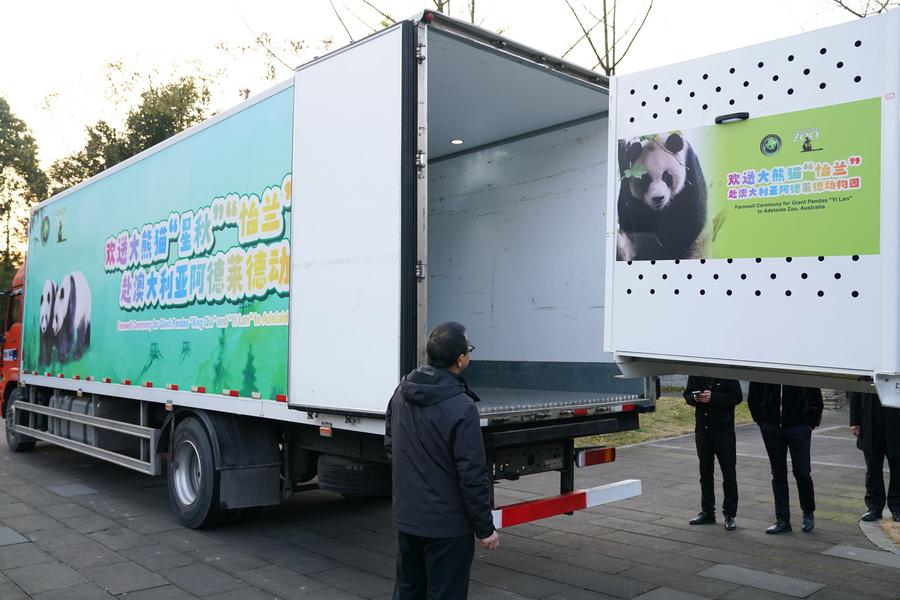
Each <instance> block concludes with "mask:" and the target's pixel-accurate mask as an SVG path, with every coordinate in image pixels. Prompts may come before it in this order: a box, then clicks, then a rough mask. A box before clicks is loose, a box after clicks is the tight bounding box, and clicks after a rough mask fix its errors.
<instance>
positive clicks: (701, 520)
mask: <svg viewBox="0 0 900 600" xmlns="http://www.w3.org/2000/svg"><path fill="white" fill-rule="evenodd" d="M715 522H716V515H714V514H712V513H707V512H702V513H700V514H699V515H697V516H696V517H694V518H693V519H691V520H690V521H688V523H690V524H691V525H707V524H709V523H715Z"/></svg>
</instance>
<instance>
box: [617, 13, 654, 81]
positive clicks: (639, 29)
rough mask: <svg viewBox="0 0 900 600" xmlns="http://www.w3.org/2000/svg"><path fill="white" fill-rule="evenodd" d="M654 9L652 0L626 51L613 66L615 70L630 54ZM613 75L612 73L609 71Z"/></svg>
mask: <svg viewBox="0 0 900 600" xmlns="http://www.w3.org/2000/svg"><path fill="white" fill-rule="evenodd" d="M651 10H653V0H650V4H649V5H648V6H647V12H645V13H644V19H643V20H642V21H641V24H640V25H639V26H638V28H637V31H635V32H634V35H633V36H632V37H631V41H630V42H628V45H627V46H626V47H625V51H624V52H622V54H621V55H620V56H619V60H618V61H617V62H616V63H615V64H614V65H613V66H612V68H613V70H615V68H616V65H618V64H619V62H621V60H622V59H623V58H625V55H626V54H628V51H629V50H631V45H632V44H633V43H634V40H636V39H637V36H638V34H640V33H641V29H643V28H644V24H645V23H646V22H647V17H649V16H650V11H651ZM609 75H612V73H609Z"/></svg>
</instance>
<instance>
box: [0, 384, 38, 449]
mask: <svg viewBox="0 0 900 600" xmlns="http://www.w3.org/2000/svg"><path fill="white" fill-rule="evenodd" d="M16 395H17V394H16V388H12V389H11V390H10V391H9V392H7V393H6V398H5V399H4V401H3V412H4V413H6V414H5V417H6V445H7V446H9V449H10V450H12V451H13V452H30V451H31V450H33V449H34V442H35V440H34V438H30V437H28V436H26V435H22V434H21V433H14V432H13V424H14V423H15V422H16V407H15V401H16Z"/></svg>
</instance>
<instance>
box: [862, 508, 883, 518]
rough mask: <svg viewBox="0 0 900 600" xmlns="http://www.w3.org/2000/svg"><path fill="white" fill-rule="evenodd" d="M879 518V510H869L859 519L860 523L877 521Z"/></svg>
mask: <svg viewBox="0 0 900 600" xmlns="http://www.w3.org/2000/svg"><path fill="white" fill-rule="evenodd" d="M880 518H881V511H880V510H872V509H871V508H870V509H869V510H867V511H866V512H864V513H863V516H861V517H860V518H859V520H860V521H877V520H878V519H880Z"/></svg>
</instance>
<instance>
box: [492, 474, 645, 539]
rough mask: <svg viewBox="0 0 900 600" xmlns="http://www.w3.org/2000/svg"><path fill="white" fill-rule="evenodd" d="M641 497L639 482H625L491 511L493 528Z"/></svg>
mask: <svg viewBox="0 0 900 600" xmlns="http://www.w3.org/2000/svg"><path fill="white" fill-rule="evenodd" d="M640 495H641V480H640V479H625V480H623V481H617V482H615V483H608V484H606V485H601V486H598V487H594V488H590V489H587V490H577V491H574V492H568V493H566V494H560V495H559V496H552V497H550V498H539V499H537V500H528V501H526V502H519V503H517V504H510V505H508V506H501V507H500V508H497V509H495V510H493V511H492V513H493V515H494V527H496V528H497V529H501V528H503V527H512V526H513V525H521V524H522V523H529V522H531V521H538V520H540V519H546V518H547V517H555V516H556V515H561V514H564V513H568V512H574V511H576V510H583V509H585V508H591V507H593V506H600V505H601V504H608V503H610V502H616V501H618V500H624V499H626V498H633V497H635V496H640Z"/></svg>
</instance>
